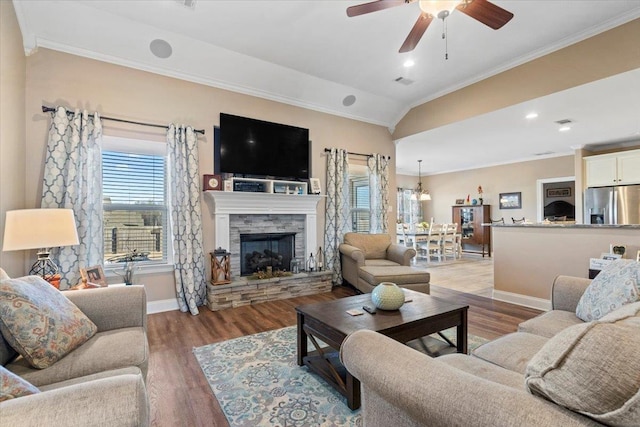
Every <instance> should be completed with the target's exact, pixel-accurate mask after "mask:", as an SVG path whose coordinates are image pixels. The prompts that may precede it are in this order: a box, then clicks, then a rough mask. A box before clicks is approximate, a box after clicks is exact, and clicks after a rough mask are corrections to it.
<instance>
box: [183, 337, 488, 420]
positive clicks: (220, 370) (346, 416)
mask: <svg viewBox="0 0 640 427" xmlns="http://www.w3.org/2000/svg"><path fill="white" fill-rule="evenodd" d="M444 332H445V336H447V338H449V339H452V341H455V329H449V330H447V331H444ZM468 340H469V349H470V350H471V349H473V348H476V347H477V346H479V345H480V344H482V343H484V342H486V341H487V340H485V339H483V338H480V337H476V336H473V335H469V338H468ZM411 346H412V347H414V348H417V349H419V348H420V347H421V346H416V345H415V344H414V345H411ZM309 347H310V348H311V346H309ZM296 352H297V348H296V327H295V326H291V327H287V328H283V329H278V330H275V331H269V332H263V333H259V334H255V335H249V336H245V337H241V338H236V339H233V340H229V341H223V342H220V343H216V344H209V345H205V346H203V347H198V348H194V350H193V353H194V355H195V356H196V359H197V360H198V363H199V364H200V367H201V368H202V371H203V372H204V375H205V377H206V378H207V381H208V382H209V385H210V386H211V390H212V391H213V394H214V395H215V397H216V398H217V399H218V402H220V407H221V408H222V410H223V411H224V414H225V416H226V417H227V420H228V421H229V424H230V425H231V426H233V427H236V426H247V427H249V426H251V427H254V426H295V427H307V426H309V427H311V426H361V425H362V419H361V416H360V411H359V410H357V411H351V410H350V409H349V408H348V407H347V403H346V398H345V397H343V396H342V395H341V394H340V393H338V392H337V391H336V390H334V389H333V388H332V387H331V386H329V385H328V384H327V383H325V382H324V380H323V379H322V378H320V377H317V376H316V375H314V374H312V373H310V372H309V371H308V369H307V368H306V367H301V366H298V364H297V362H296Z"/></svg>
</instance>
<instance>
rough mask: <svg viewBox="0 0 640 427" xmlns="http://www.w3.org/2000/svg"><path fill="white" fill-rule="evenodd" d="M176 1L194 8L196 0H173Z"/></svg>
mask: <svg viewBox="0 0 640 427" xmlns="http://www.w3.org/2000/svg"><path fill="white" fill-rule="evenodd" d="M175 1H176V3H180V4H181V5H183V6H185V7H188V8H189V9H195V8H196V0H175Z"/></svg>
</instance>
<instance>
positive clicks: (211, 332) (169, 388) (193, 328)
mask: <svg viewBox="0 0 640 427" xmlns="http://www.w3.org/2000/svg"><path fill="white" fill-rule="evenodd" d="M354 293H355V292H354V291H353V289H351V288H349V287H338V288H336V289H334V290H333V291H332V292H329V293H325V294H319V295H312V296H306V297H299V298H294V299H289V300H281V301H270V302H265V303H262V304H256V305H253V306H247V307H239V308H234V309H228V310H223V311H218V312H212V311H209V310H208V309H207V308H206V307H202V308H201V309H200V314H199V315H198V316H192V315H191V314H187V313H181V312H178V311H170V312H165V313H158V314H152V315H149V318H148V334H149V335H148V336H149V346H150V357H149V374H148V381H147V385H148V391H149V396H150V401H151V419H152V425H153V426H225V427H226V426H228V425H229V424H228V423H227V421H226V418H225V416H224V414H223V413H222V410H221V409H220V406H219V405H218V401H217V400H216V399H215V398H214V397H213V394H212V393H211V390H210V388H209V385H208V384H207V381H206V379H205V378H204V375H203V374H202V371H201V369H200V366H199V365H198V362H197V361H196V359H195V357H194V356H193V354H192V349H193V347H199V346H202V345H205V344H211V343H215V342H220V341H224V340H228V339H231V338H237V337H240V336H243V335H249V334H255V333H258V332H263V331H268V330H273V329H279V328H282V327H285V326H292V325H295V324H296V315H295V310H294V309H295V307H296V306H298V305H301V304H308V303H313V302H318V301H328V300H332V299H335V298H342V297H345V296H349V295H353V294H354ZM432 295H434V296H438V297H442V298H447V299H451V300H455V301H456V302H461V303H466V304H469V306H470V307H469V333H471V334H474V335H479V336H482V337H485V338H490V339H493V338H496V337H498V336H501V335H504V334H507V333H509V332H513V331H515V330H516V327H517V325H518V323H520V322H522V321H524V320H527V319H530V318H532V317H534V316H536V315H537V314H539V311H537V310H533V309H529V308H525V307H520V306H516V305H512V304H508V303H503V302H499V301H493V300H491V299H488V298H484V297H481V296H478V295H473V294H464V293H460V292H458V291H455V290H450V289H447V288H442V287H434V289H433V291H432Z"/></svg>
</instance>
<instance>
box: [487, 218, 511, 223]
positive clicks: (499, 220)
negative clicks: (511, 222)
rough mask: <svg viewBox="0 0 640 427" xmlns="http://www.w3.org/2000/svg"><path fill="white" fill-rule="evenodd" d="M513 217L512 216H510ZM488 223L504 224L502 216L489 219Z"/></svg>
mask: <svg viewBox="0 0 640 427" xmlns="http://www.w3.org/2000/svg"><path fill="white" fill-rule="evenodd" d="M512 219H513V218H512ZM489 223H490V224H504V218H500V219H489Z"/></svg>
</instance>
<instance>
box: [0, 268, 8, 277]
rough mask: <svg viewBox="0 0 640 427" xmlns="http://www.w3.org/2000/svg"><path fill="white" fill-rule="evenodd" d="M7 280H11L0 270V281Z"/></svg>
mask: <svg viewBox="0 0 640 427" xmlns="http://www.w3.org/2000/svg"><path fill="white" fill-rule="evenodd" d="M7 279H11V277H9V275H8V274H7V272H6V271H4V270H3V269H2V268H0V280H7Z"/></svg>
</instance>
